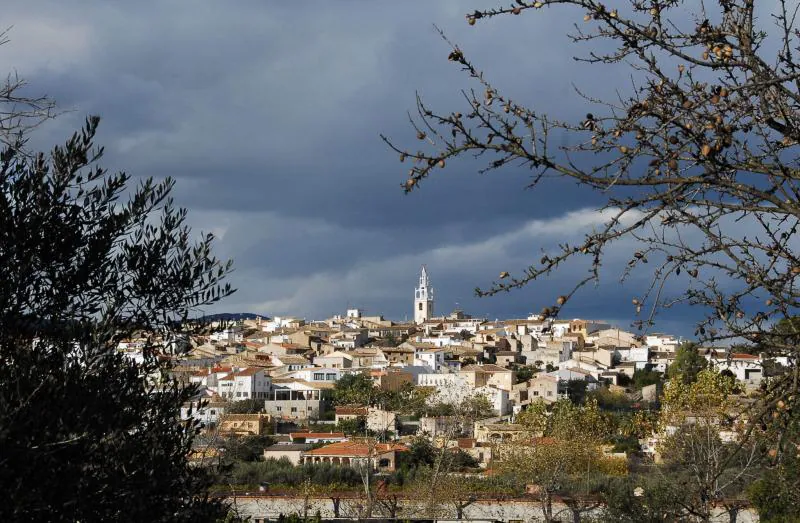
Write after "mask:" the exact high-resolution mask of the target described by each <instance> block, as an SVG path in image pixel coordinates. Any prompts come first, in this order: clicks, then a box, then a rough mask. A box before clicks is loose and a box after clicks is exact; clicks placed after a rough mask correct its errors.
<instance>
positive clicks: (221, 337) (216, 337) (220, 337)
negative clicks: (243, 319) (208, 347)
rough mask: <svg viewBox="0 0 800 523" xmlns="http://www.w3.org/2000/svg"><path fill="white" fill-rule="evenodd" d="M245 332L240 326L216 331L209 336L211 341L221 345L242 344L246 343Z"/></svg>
mask: <svg viewBox="0 0 800 523" xmlns="http://www.w3.org/2000/svg"><path fill="white" fill-rule="evenodd" d="M243 332H244V330H243V329H242V327H241V326H239V325H230V326H228V327H226V328H224V329H222V330H219V331H216V332H214V333H212V334H211V336H209V338H210V339H211V341H216V342H220V343H241V342H242V341H244V336H243Z"/></svg>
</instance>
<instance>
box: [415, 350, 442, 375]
mask: <svg viewBox="0 0 800 523" xmlns="http://www.w3.org/2000/svg"><path fill="white" fill-rule="evenodd" d="M444 353H445V351H444V349H422V350H418V351H417V352H415V353H414V365H416V366H419V367H430V368H432V369H433V370H434V371H439V370H440V369H441V368H442V367H443V366H444Z"/></svg>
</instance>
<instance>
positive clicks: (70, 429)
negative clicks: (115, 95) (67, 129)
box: [0, 117, 232, 521]
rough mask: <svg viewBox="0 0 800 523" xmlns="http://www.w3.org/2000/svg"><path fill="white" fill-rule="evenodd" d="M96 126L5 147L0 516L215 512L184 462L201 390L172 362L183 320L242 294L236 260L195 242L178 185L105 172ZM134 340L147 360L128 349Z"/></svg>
mask: <svg viewBox="0 0 800 523" xmlns="http://www.w3.org/2000/svg"><path fill="white" fill-rule="evenodd" d="M98 123H99V119H98V118H96V117H90V118H88V119H87V121H86V125H85V126H84V128H83V129H81V130H80V131H78V132H76V133H75V134H74V135H73V136H72V137H71V138H69V139H68V140H67V141H66V143H65V144H64V145H61V146H57V147H55V148H53V150H52V151H51V152H50V153H34V152H32V151H29V150H27V149H26V142H25V137H24V136H21V137H20V136H18V137H17V140H16V141H12V142H10V143H9V145H7V146H6V147H5V148H4V149H3V150H2V152H1V153H0V269H2V273H3V278H2V281H0V486H1V487H2V490H3V493H4V496H3V497H4V499H5V500H6V501H5V502H4V503H2V504H0V519H2V520H8V521H43V520H48V521H56V520H63V521H78V520H80V521H121V520H128V521H202V520H208V519H213V518H215V517H216V516H218V515H219V514H221V513H223V512H224V510H223V508H224V507H222V506H221V505H220V504H219V503H218V502H216V501H211V500H209V498H208V495H207V491H206V487H207V486H208V485H209V482H210V478H209V476H208V473H207V472H206V471H205V470H203V469H202V468H193V467H190V466H189V465H188V463H187V456H188V453H189V450H190V446H191V442H192V439H193V437H194V435H195V433H196V432H197V430H198V422H195V421H187V422H184V423H181V422H179V421H178V416H179V412H180V407H181V405H182V404H183V403H184V402H186V401H188V400H189V399H191V398H192V397H193V396H194V395H195V393H196V387H195V386H188V387H185V386H182V385H181V384H180V383H179V382H178V381H177V380H175V379H173V378H172V377H170V374H169V370H170V363H169V361H170V359H171V358H172V357H174V355H173V354H171V348H172V347H174V346H175V345H174V342H176V341H180V340H181V339H182V337H183V336H185V335H186V334H187V333H188V332H187V327H186V323H185V320H186V319H187V318H189V317H190V315H191V314H193V313H197V312H199V311H200V310H201V307H204V306H206V305H209V304H211V303H214V302H216V301H217V300H219V299H221V298H223V297H224V296H226V295H228V294H230V293H231V292H232V290H231V289H230V287H229V286H228V285H224V284H222V283H221V281H222V279H223V278H224V277H225V275H226V274H227V273H228V271H229V270H230V267H231V266H230V264H229V263H223V262H220V261H219V260H217V259H216V258H215V257H214V256H213V255H212V253H211V245H212V241H213V236H211V235H207V236H203V237H199V238H198V239H197V240H195V239H193V235H192V234H191V231H190V229H189V228H188V227H187V226H186V224H185V220H186V211H185V210H183V209H180V208H177V207H175V205H174V203H173V201H172V199H171V198H170V192H171V191H172V188H173V186H174V182H173V180H171V179H165V180H163V181H160V182H156V181H154V180H153V179H144V180H141V181H139V182H137V183H135V184H134V183H132V179H131V177H130V176H129V175H128V174H125V173H117V174H111V173H109V172H107V171H106V170H105V169H103V168H102V167H100V166H99V164H98V161H99V160H100V158H101V157H102V153H103V150H102V148H99V147H95V145H94V140H95V135H96V132H97V127H98ZM5 138H8V137H7V136H6V137H5ZM134 335H136V336H137V337H143V338H144V339H145V342H144V349H143V352H142V357H143V361H136V360H134V359H132V358H129V357H127V356H126V355H124V354H121V353H120V352H118V351H117V345H118V343H119V342H120V341H121V340H124V339H129V338H131V337H133V336H134Z"/></svg>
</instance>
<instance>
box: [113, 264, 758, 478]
mask: <svg viewBox="0 0 800 523" xmlns="http://www.w3.org/2000/svg"><path fill="white" fill-rule="evenodd" d="M680 344H681V340H680V339H677V338H675V337H674V336H671V335H667V334H650V335H647V336H644V337H639V336H636V335H634V334H632V333H630V332H627V331H625V330H622V329H619V328H617V327H614V326H612V325H610V324H608V323H606V322H603V321H594V320H584V319H571V320H568V319H555V320H553V319H545V318H542V317H539V316H536V315H531V316H529V317H527V318H523V319H509V320H494V321H490V320H488V319H485V318H473V317H471V316H469V315H467V314H465V313H464V312H463V311H460V310H456V311H454V312H452V313H451V314H449V315H445V316H438V317H437V316H435V315H434V300H433V289H432V288H431V286H430V282H429V279H428V275H427V273H426V270H425V269H424V268H423V269H422V272H421V275H420V279H419V285H418V287H417V288H416V289H415V293H414V321H413V322H410V321H409V322H394V321H390V320H386V319H384V318H383V317H382V316H366V315H364V314H363V312H362V311H361V310H359V309H350V310H347V312H346V314H344V315H337V316H334V317H332V318H328V319H326V320H322V321H306V320H304V319H298V318H287V317H274V318H271V319H267V318H255V319H251V320H243V321H238V322H231V323H229V324H226V325H225V326H224V328H221V329H219V330H217V331H216V332H214V333H213V334H210V335H207V336H196V337H195V338H193V339H191V340H190V345H189V347H188V348H187V349H188V350H187V352H185V353H184V354H183V355H182V356H181V357H180V358H179V359H178V361H177V363H176V365H175V373H176V375H178V376H180V377H181V378H182V379H185V380H187V381H189V382H192V383H196V384H197V385H199V387H200V391H201V393H200V395H198V397H197V398H196V400H195V401H193V402H190V403H188V404H186V405H185V406H184V408H183V410H182V416H183V417H184V418H189V417H193V418H195V419H198V420H200V421H201V422H202V423H204V424H206V425H208V426H215V427H217V428H218V429H219V430H222V431H223V432H226V433H231V434H259V433H263V432H264V431H265V430H269V429H268V428H267V427H269V426H270V425H271V426H273V427H274V424H275V423H276V422H278V421H294V422H300V423H303V422H308V421H317V420H323V419H328V420H331V419H332V418H333V420H334V421H338V420H343V419H348V417H364V418H366V420H367V424H368V428H369V429H370V430H373V431H375V432H381V431H389V432H395V431H396V429H397V425H398V417H397V416H396V415H395V414H394V413H392V412H387V411H382V410H380V409H376V408H366V407H339V408H338V409H336V408H335V407H334V405H333V403H332V392H333V389H334V387H335V385H336V383H337V381H338V380H339V379H340V378H341V377H342V376H344V375H347V374H353V373H359V374H365V375H368V376H370V377H371V378H372V379H373V381H374V384H375V387H376V388H380V389H383V390H395V391H396V390H399V389H401V388H403V387H408V386H415V387H428V388H429V389H430V390H431V391H432V393H431V396H430V401H434V402H447V403H458V402H460V401H461V400H462V399H464V398H468V397H471V396H475V395H482V396H484V397H485V398H486V399H487V400H488V401H489V403H490V405H491V407H492V409H493V411H494V414H495V416H496V418H497V419H496V420H495V421H496V422H495V425H498V426H499V425H501V424H502V423H500V422H499V421H498V420H508V419H509V418H511V417H512V416H513V415H514V414H515V413H516V412H519V411H520V410H521V409H524V408H525V407H526V405H528V404H530V403H531V402H534V401H537V400H539V399H541V400H544V401H545V402H554V401H556V400H558V399H559V398H562V397H565V395H566V394H567V392H568V387H569V384H570V383H571V382H575V381H582V382H585V386H586V389H587V390H591V389H593V388H596V387H598V386H599V384H601V383H607V384H620V383H624V382H627V378H632V377H633V375H634V372H636V371H637V370H645V369H647V370H657V371H662V372H663V371H665V370H666V368H667V366H668V365H669V364H670V363H671V361H672V360H673V359H674V358H675V355H676V352H677V349H678V347H679V345H680ZM136 348H137V340H128V341H126V342H124V343H123V344H121V345H120V350H123V351H125V352H128V353H131V354H133V355H134V356H135V354H136ZM704 354H705V357H706V358H707V359H709V360H710V361H712V362H713V363H714V364H715V365H717V366H718V368H720V370H724V369H727V370H729V371H730V372H731V373H733V374H734V375H735V376H736V378H737V379H738V380H740V381H741V382H743V383H744V384H745V385H747V386H748V387H756V386H758V384H759V383H760V381H761V379H762V362H761V359H760V358H759V357H758V356H755V355H751V354H730V353H728V352H727V351H725V350H706V351H704ZM525 367H531V368H533V369H535V372H534V373H533V374H532V376H531V377H530V379H525V380H520V379H519V373H520V372H522V371H523V369H524V368H525ZM528 373H530V371H529V370H528ZM241 400H253V401H255V402H257V403H258V404H259V405H263V407H262V409H261V414H259V415H258V416H259V417H258V418H253V419H249V420H247V421H246V420H244V418H242V416H248V415H236V414H228V415H226V408H227V407H228V406H229V405H230V404H231V402H236V401H241ZM201 401H203V402H204V405H205V406H204V407H203V408H198V406H199V405H200V402H201ZM251 417H252V416H251ZM246 422H247V423H248V424H245V423H246ZM438 423H439V421H437V420H436V419H427V420H425V419H423V420H420V421H419V429H420V430H423V431H425V432H426V433H428V434H432V435H435V434H436V433H437V432H441V429H440V427H439V426H438ZM495 429H497V427H495ZM498 430H500V429H497V430H495V432H497V431H498ZM484 432H486V431H484V430H483V428H481V427H476V429H475V431H474V435H475V436H477V437H474V438H472V442H464V443H463V446H464V447H465V448H472V449H474V448H475V447H476V443H477V444H479V443H481V441H480V440H481V439H485V440H486V441H488V440H489V439H490V436H489V435H487V436H486V437H485V438H482V436H480V435H481V434H483V433H484ZM488 432H489V433H492V431H491V430H490V431H488ZM500 432H502V431H501V430H500ZM497 433H499V432H497ZM332 437H333V436H331V438H332ZM294 439H297V438H292V441H289V442H285V443H284V444H285V445H288V446H286V447H284V448H282V449H276V452H277V451H280V452H284V453H287V456H291V459H292V460H293V461H294V462H297V463H300V462H306V461H308V460H311V461H317V460H321V461H325V460H330V461H333V462H338V463H344V461H343V460H344V458H347V460H348V461H347V462H350V460H353V459H357V458H358V456H359V455H362V454H363V453H364V452H367V453H368V454H370V453H377V455H380V456H382V457H380V459H379V460H378V461H379V462H380V463H385V464H387V466H389V464H393V463H394V457H393V454H394V453H395V452H396V451H398V448H395V447H394V446H392V445H391V444H387V445H388V446H387V447H385V448H384V447H380V448H377V447H375V446H374V445H373V446H371V447H370V446H369V445H368V444H367V443H365V442H364V441H362V440H352V439H344V440H337V441H330V442H329V448H328V447H323V448H322V449H313V450H311V449H308V448H303V446H304V445H308V444H309V441H308V439H309V438H308V437H306V438H305V439H304V441H302V443H297V442H296V441H294ZM329 439H330V438H329ZM326 441H327V440H326ZM478 446H479V445H478ZM365 448H367V450H365ZM323 449H324V450H323ZM292 452H297V454H296V455H294V454H291V453H292ZM326 452H328V454H326ZM476 452H479V451H476ZM348 453H349V454H348ZM481 458H483V456H481ZM334 460H337V461H334Z"/></svg>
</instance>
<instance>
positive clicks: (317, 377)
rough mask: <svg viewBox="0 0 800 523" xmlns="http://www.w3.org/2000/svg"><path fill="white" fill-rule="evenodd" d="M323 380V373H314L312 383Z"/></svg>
mask: <svg viewBox="0 0 800 523" xmlns="http://www.w3.org/2000/svg"><path fill="white" fill-rule="evenodd" d="M324 379H325V373H324V372H315V373H314V381H322V380H324Z"/></svg>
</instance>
